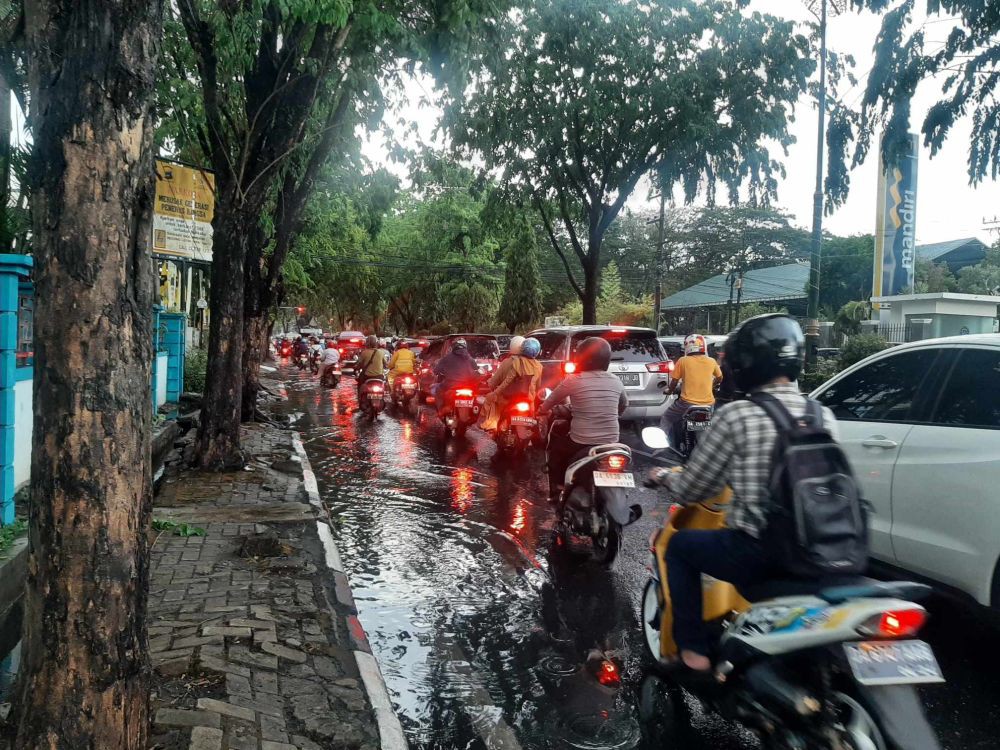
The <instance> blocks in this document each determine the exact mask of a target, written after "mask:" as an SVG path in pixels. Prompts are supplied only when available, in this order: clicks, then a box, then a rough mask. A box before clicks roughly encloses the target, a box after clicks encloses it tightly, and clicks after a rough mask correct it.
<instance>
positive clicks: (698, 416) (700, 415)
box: [687, 411, 712, 422]
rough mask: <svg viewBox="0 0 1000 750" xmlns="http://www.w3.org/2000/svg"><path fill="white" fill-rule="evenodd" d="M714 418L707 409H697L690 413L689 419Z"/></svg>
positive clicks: (695, 420) (702, 420)
mask: <svg viewBox="0 0 1000 750" xmlns="http://www.w3.org/2000/svg"><path fill="white" fill-rule="evenodd" d="M711 418H712V415H711V414H709V413H708V412H707V411H696V412H694V413H693V414H688V415H687V419H688V421H691V422H707V421H708V420H710V419H711Z"/></svg>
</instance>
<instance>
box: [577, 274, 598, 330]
mask: <svg viewBox="0 0 1000 750" xmlns="http://www.w3.org/2000/svg"><path fill="white" fill-rule="evenodd" d="M600 291H601V274H600V268H599V267H598V266H597V264H596V263H588V264H587V265H585V266H584V267H583V294H582V295H581V296H580V302H581V303H582V304H583V324H584V325H594V324H595V323H597V297H598V294H599V292H600Z"/></svg>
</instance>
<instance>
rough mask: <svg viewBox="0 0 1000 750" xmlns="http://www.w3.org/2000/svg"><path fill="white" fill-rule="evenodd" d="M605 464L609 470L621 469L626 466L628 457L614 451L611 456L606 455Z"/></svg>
mask: <svg viewBox="0 0 1000 750" xmlns="http://www.w3.org/2000/svg"><path fill="white" fill-rule="evenodd" d="M607 464H608V469H610V470H611V471H621V470H622V469H624V468H625V467H626V466H628V457H627V456H622V455H620V454H617V453H616V454H614V455H612V456H608V461H607Z"/></svg>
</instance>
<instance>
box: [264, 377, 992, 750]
mask: <svg viewBox="0 0 1000 750" xmlns="http://www.w3.org/2000/svg"><path fill="white" fill-rule="evenodd" d="M281 374H282V375H283V376H285V377H286V379H287V390H288V397H289V400H288V402H287V404H286V405H285V408H287V409H288V410H289V411H290V413H291V416H292V417H293V420H294V424H295V426H296V428H297V429H298V430H299V431H300V432H301V433H302V437H303V442H304V443H305V446H306V450H307V452H308V454H309V457H310V461H311V463H312V466H313V469H314V471H315V472H316V475H317V478H318V482H319V487H320V493H321V495H322V497H323V500H324V502H326V503H327V504H328V506H329V508H330V510H331V513H332V515H333V518H334V520H335V522H336V523H337V525H338V544H339V546H340V549H341V553H342V555H343V559H344V563H345V566H346V567H347V572H348V575H349V576H350V580H351V584H352V587H353V589H354V595H355V599H356V602H357V606H358V609H359V613H360V616H361V620H362V622H363V623H364V625H365V628H366V630H367V631H368V637H369V640H370V642H371V646H372V648H373V650H374V651H375V652H376V655H377V657H378V659H379V662H380V664H381V667H382V671H383V674H384V675H385V678H386V682H387V684H388V687H389V692H390V695H391V696H392V699H393V701H394V703H395V705H396V708H397V710H398V712H399V715H400V718H401V720H402V722H403V726H404V728H405V730H406V732H407V735H408V739H409V742H410V744H411V747H413V748H420V749H427V750H430V749H431V748H435V749H436V748H441V749H442V750H443V749H445V748H449V749H450V748H469V749H473V748H503V749H504V750H507V749H513V748H518V747H523V748H532V749H533V748H539V749H541V748H587V749H590V750H602V749H610V748H632V747H637V748H653V747H658V748H661V747H672V748H684V750H688V749H690V750H697V748H706V749H707V748H712V749H713V750H743V749H744V748H754V747H757V743H756V742H755V741H754V740H753V738H751V737H750V736H749V735H747V734H746V733H742V732H741V731H740V730H739V729H738V728H736V727H734V726H732V725H729V724H727V723H725V722H722V721H721V720H719V719H718V718H716V717H711V716H708V717H706V716H703V715H701V714H699V713H695V714H694V715H693V717H692V724H693V731H692V732H690V733H685V735H684V738H683V741H681V739H680V738H679V737H678V738H677V739H676V740H675V741H669V740H668V741H667V742H666V743H663V742H662V741H657V742H653V741H652V740H651V739H650V738H649V737H647V736H645V734H646V730H648V727H643V726H642V725H641V723H640V721H639V719H638V710H637V705H638V701H639V694H640V689H641V682H642V679H643V677H644V668H645V667H646V666H647V664H648V661H647V656H646V654H645V645H644V644H643V639H642V634H641V629H640V627H639V623H638V619H637V610H638V603H639V597H640V594H641V591H642V586H643V584H644V583H645V581H646V576H647V571H646V564H647V560H648V551H647V543H648V538H649V535H650V534H651V533H652V531H653V530H654V529H655V528H656V527H657V526H658V525H659V524H661V523H662V522H663V519H664V513H665V507H664V506H663V504H662V503H661V502H659V501H658V500H657V498H656V496H655V495H654V494H653V493H652V492H650V491H647V490H643V489H636V490H634V491H633V492H634V494H633V496H632V498H631V499H630V502H639V503H640V504H642V506H643V508H644V516H643V518H642V519H641V520H640V521H639V522H638V523H636V524H634V525H632V526H630V527H628V528H626V530H625V541H624V547H623V550H622V553H621V555H620V556H619V559H618V560H617V562H616V563H615V565H614V566H613V568H612V569H610V570H606V569H604V568H600V567H597V566H594V565H592V564H590V563H586V562H583V563H581V561H579V560H568V559H567V558H566V556H565V554H563V553H562V552H561V551H560V550H555V549H553V544H552V529H553V512H552V508H551V506H549V505H548V503H547V502H546V498H545V496H546V491H545V490H546V488H545V480H544V469H543V464H542V456H541V455H540V453H539V452H538V451H534V450H533V451H531V452H529V453H528V455H526V456H525V457H524V458H522V459H519V460H518V461H516V462H510V461H505V460H502V459H500V458H498V457H497V455H496V449H495V445H494V444H493V441H492V439H490V438H489V437H488V436H487V435H484V434H483V433H481V432H480V431H478V430H470V432H469V433H468V435H467V436H466V437H465V438H462V439H458V440H454V439H453V440H449V441H446V440H445V439H444V437H443V429H442V426H441V424H440V423H439V422H438V420H437V419H436V417H435V415H434V414H433V412H432V410H431V409H428V408H426V407H423V408H421V410H420V413H419V414H418V416H416V417H409V416H407V417H401V416H397V415H395V414H393V413H392V411H391V410H390V411H389V412H388V413H383V414H382V415H381V416H380V417H379V419H378V421H377V422H376V423H375V424H367V423H366V422H363V421H362V420H359V419H358V418H357V417H356V416H354V415H353V414H352V413H351V410H352V409H353V407H354V405H355V403H356V399H355V395H354V381H353V380H351V379H345V380H344V382H343V383H342V384H341V387H340V388H339V389H338V390H327V389H320V388H319V387H318V386H317V384H316V381H315V378H313V377H311V376H309V375H308V374H303V373H299V372H297V371H295V370H294V369H293V368H282V370H281ZM623 437H624V438H625V439H626V441H627V442H630V443H632V444H633V445H635V446H638V445H639V444H638V441H637V440H636V439H635V438H634V437H633V436H632V435H631V434H630V433H629V432H626V431H623ZM634 465H635V466H636V467H637V468H638V469H641V468H642V467H644V466H646V465H648V461H647V460H646V459H645V458H643V457H642V456H640V455H636V456H635V464H634ZM931 609H932V613H933V615H934V618H933V619H932V621H931V625H929V627H928V629H927V631H926V633H925V636H926V637H927V638H928V639H929V640H930V641H931V642H932V644H933V645H934V647H935V650H936V651H937V653H938V656H939V658H940V660H941V663H942V667H943V669H944V672H945V675H946V677H947V678H948V680H949V684H948V686H946V687H940V686H938V687H931V688H928V689H927V690H926V691H925V692H924V697H925V704H926V705H927V706H928V713H929V716H930V717H931V721H932V723H933V724H934V725H935V727H936V729H937V731H938V732H939V735H940V737H941V739H942V744H943V746H944V748H945V750H986V749H987V748H996V747H997V746H998V744H997V743H998V741H997V736H998V732H1000V721H998V719H997V718H996V714H995V709H996V707H997V705H998V698H1000V681H998V680H997V679H996V674H997V667H1000V654H998V651H997V648H996V645H997V643H998V634H1000V631H998V630H994V629H992V628H991V627H989V626H988V625H985V624H983V623H981V622H980V621H979V619H978V618H977V617H976V616H974V615H973V614H970V613H969V612H968V611H967V610H966V609H965V608H962V607H956V606H955V605H954V604H951V603H944V602H938V603H935V604H933V605H932V607H931ZM594 658H598V659H599V658H610V659H612V660H613V661H615V662H616V663H617V664H619V665H620V670H621V674H622V678H623V679H622V685H621V687H620V688H619V689H611V688H607V687H604V686H602V685H600V684H599V683H598V681H597V680H596V678H595V677H594V675H593V673H592V672H591V671H590V670H588V668H587V663H588V660H590V659H594Z"/></svg>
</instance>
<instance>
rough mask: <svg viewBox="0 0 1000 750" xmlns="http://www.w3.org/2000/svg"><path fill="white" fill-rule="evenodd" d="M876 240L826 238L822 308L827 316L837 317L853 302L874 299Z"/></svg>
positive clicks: (860, 237)
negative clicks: (838, 313)
mask: <svg viewBox="0 0 1000 750" xmlns="http://www.w3.org/2000/svg"><path fill="white" fill-rule="evenodd" d="M874 258H875V238H874V237H873V236H872V235H870V234H859V235H854V236H851V237H832V236H828V237H824V238H823V264H822V274H821V276H820V288H819V306H820V309H821V310H823V311H824V315H825V316H827V317H829V316H832V315H834V314H835V313H836V312H837V311H838V310H840V309H841V308H842V307H843V306H844V305H846V304H847V303H848V302H851V301H852V300H858V299H868V298H869V297H871V295H872V266H873V264H874Z"/></svg>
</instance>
